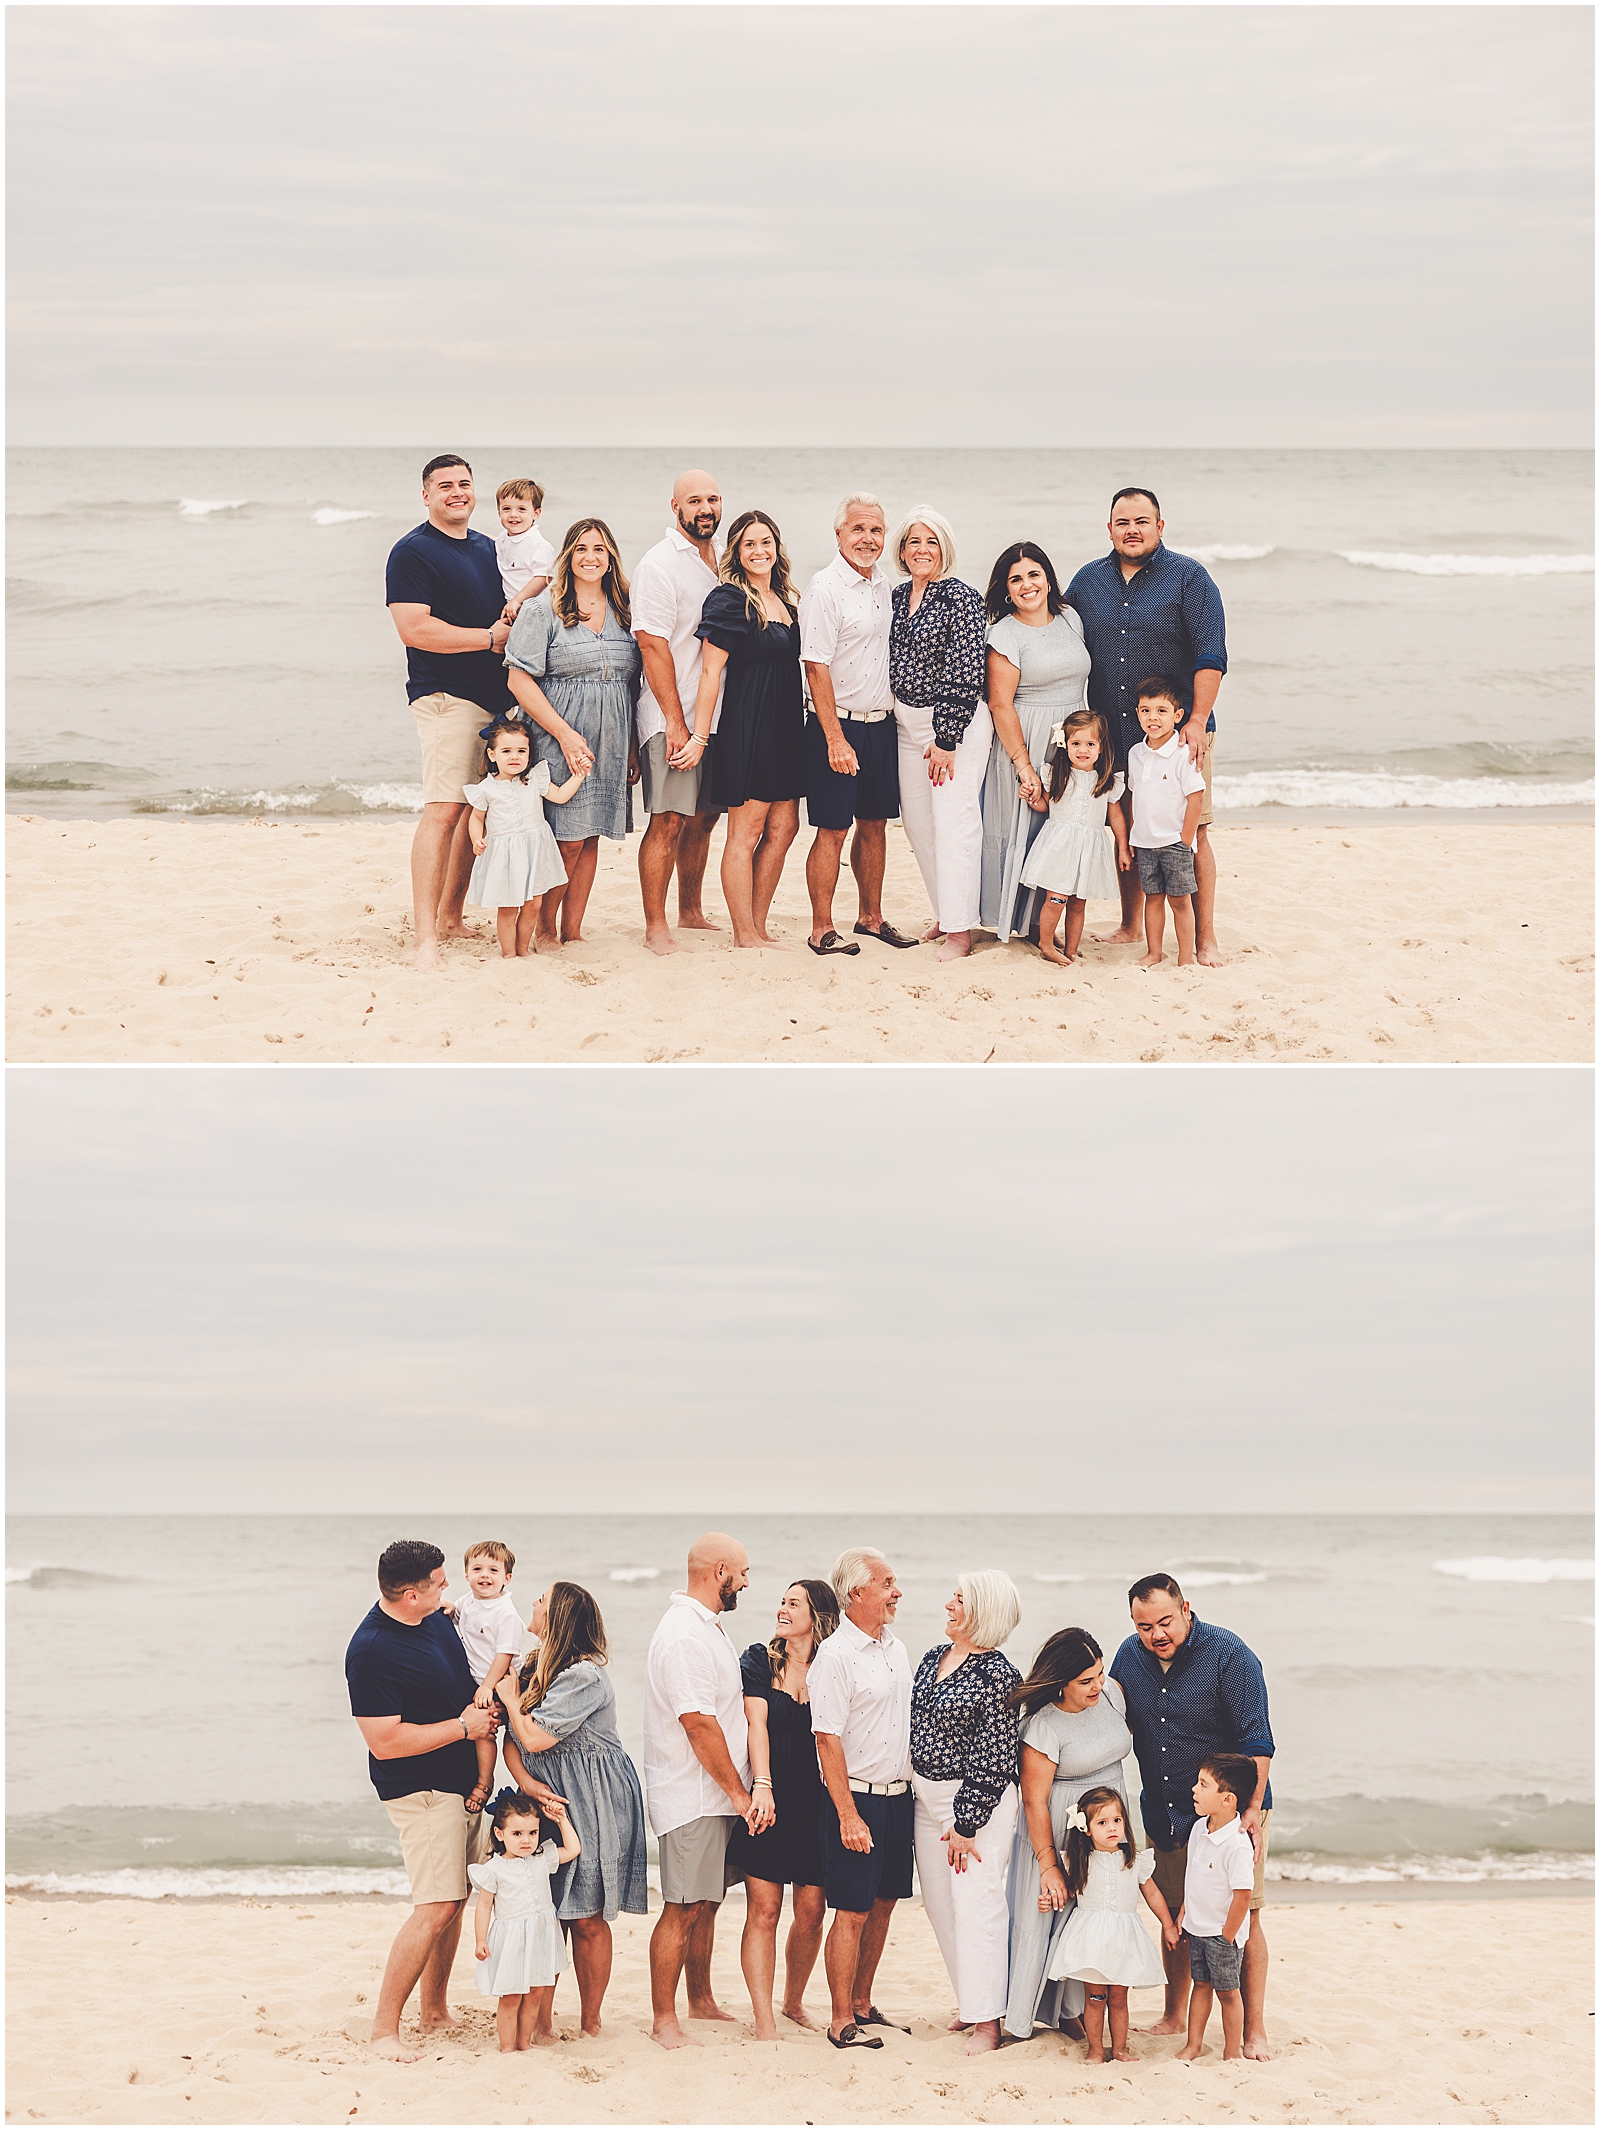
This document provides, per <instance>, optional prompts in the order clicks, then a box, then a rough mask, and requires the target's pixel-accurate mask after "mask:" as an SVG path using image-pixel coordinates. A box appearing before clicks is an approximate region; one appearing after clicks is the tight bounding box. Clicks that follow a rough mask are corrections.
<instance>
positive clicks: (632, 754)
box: [591, 747, 639, 784]
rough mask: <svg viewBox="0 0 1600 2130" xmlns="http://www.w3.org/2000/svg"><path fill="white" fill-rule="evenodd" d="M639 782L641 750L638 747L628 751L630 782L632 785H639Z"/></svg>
mask: <svg viewBox="0 0 1600 2130" xmlns="http://www.w3.org/2000/svg"><path fill="white" fill-rule="evenodd" d="M591 759H592V757H591ZM638 781H639V750H638V749H637V747H630V748H629V749H628V782H629V783H630V784H637V783H638Z"/></svg>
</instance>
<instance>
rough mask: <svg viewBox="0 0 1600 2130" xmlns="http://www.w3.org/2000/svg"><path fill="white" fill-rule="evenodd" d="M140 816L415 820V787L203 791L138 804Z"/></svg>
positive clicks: (418, 792)
mask: <svg viewBox="0 0 1600 2130" xmlns="http://www.w3.org/2000/svg"><path fill="white" fill-rule="evenodd" d="M133 810H134V812H135V813H140V814H194V815H199V816H208V815H212V814H324V815H329V816H332V817H335V818H344V819H352V818H355V817H357V816H359V815H361V814H383V813H390V814H419V813H421V811H422V786H421V785H420V784H400V783H381V784H358V783H356V782H355V781H354V780H353V779H352V780H349V781H340V782H338V783H333V784H313V785H308V786H306V787H304V788H302V789H300V790H290V791H225V790H220V789H214V788H212V787H210V786H202V787H201V789H200V790H198V791H183V792H174V793H172V794H171V796H170V797H167V798H163V799H141V800H139V801H138V802H137V803H136V804H135V806H134V809H133Z"/></svg>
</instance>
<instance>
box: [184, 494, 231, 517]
mask: <svg viewBox="0 0 1600 2130" xmlns="http://www.w3.org/2000/svg"><path fill="white" fill-rule="evenodd" d="M248 501H249V498H248V496H240V497H239V498H238V499H237V500H236V501H235V502H232V503H206V502H202V501H201V499H200V498H199V497H198V496H185V497H184V498H183V500H182V501H181V502H180V503H179V505H178V516H179V517H180V518H209V517H210V516H211V515H212V513H213V512H214V511H218V510H243V509H244V506H245V504H246V503H247V502H248Z"/></svg>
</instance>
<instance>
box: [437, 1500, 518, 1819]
mask: <svg viewBox="0 0 1600 2130" xmlns="http://www.w3.org/2000/svg"><path fill="white" fill-rule="evenodd" d="M516 1565H517V1556H516V1555H515V1554H514V1553H513V1552H512V1550H511V1548H510V1547H509V1546H506V1545H502V1544H501V1542H500V1540H499V1539H497V1538H486V1539H484V1540H483V1542H482V1543H481V1544H480V1545H476V1546H469V1547H468V1548H467V1552H466V1559H465V1561H464V1562H463V1566H464V1567H465V1568H466V1571H467V1595H466V1596H465V1597H464V1598H462V1599H461V1601H460V1602H459V1603H456V1602H454V1601H453V1600H452V1599H450V1598H446V1599H445V1601H444V1603H443V1604H442V1605H441V1606H440V1607H439V1610H440V1611H441V1612H442V1613H443V1614H444V1615H445V1617H446V1619H448V1620H449V1621H451V1622H452V1623H453V1625H454V1627H455V1631H456V1633H457V1634H458V1635H460V1637H461V1646H462V1649H463V1650H464V1651H465V1652H466V1659H467V1669H468V1670H469V1671H470V1672H471V1673H472V1677H473V1681H474V1684H475V1685H476V1686H477V1689H478V1690H477V1692H476V1693H475V1694H474V1695H473V1697H472V1699H473V1702H474V1704H475V1705H476V1706H477V1707H478V1708H493V1707H494V1705H495V1691H494V1690H495V1688H496V1687H497V1686H498V1685H499V1684H500V1681H501V1680H502V1679H503V1678H504V1677H505V1675H506V1673H507V1672H508V1671H509V1670H510V1669H511V1667H512V1665H513V1664H515V1662H516V1661H517V1659H518V1657H520V1656H521V1654H522V1639H523V1637H522V1619H521V1616H520V1615H519V1613H518V1611H517V1608H516V1606H515V1605H514V1604H513V1603H512V1600H511V1571H512V1570H513V1568H515V1567H516ZM495 1750H496V1748H495V1740H494V1736H493V1734H492V1733H491V1734H490V1736H489V1737H487V1738H480V1739H479V1740H478V1786H477V1788H476V1789H475V1790H474V1791H473V1792H472V1795H471V1796H470V1797H469V1798H468V1799H467V1810H468V1811H469V1812H481V1811H482V1810H483V1807H484V1802H485V1800H486V1799H487V1797H488V1795H489V1792H490V1791H491V1790H492V1789H493V1788H494V1760H495Z"/></svg>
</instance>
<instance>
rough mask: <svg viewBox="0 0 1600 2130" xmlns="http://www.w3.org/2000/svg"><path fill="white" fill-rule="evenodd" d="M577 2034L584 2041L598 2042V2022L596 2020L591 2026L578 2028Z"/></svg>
mask: <svg viewBox="0 0 1600 2130" xmlns="http://www.w3.org/2000/svg"><path fill="white" fill-rule="evenodd" d="M578 2032H579V2033H580V2034H581V2035H582V2036H583V2038H584V2040H585V2041H598V2040H599V2038H600V2022H599V2020H598V2019H597V2020H596V2021H595V2023H594V2025H593V2026H581V2027H579V2029H578Z"/></svg>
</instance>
